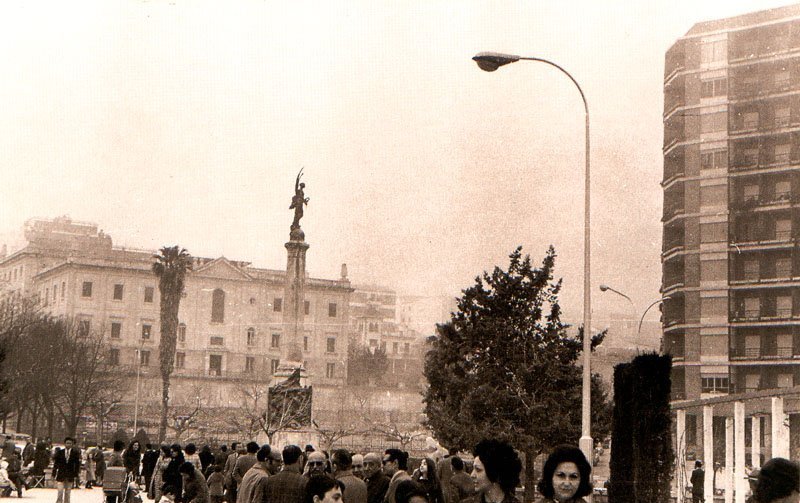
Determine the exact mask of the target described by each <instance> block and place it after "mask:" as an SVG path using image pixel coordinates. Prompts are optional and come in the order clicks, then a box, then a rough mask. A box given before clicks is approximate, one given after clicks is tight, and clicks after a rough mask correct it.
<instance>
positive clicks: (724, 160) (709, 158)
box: [700, 149, 728, 169]
mask: <svg viewBox="0 0 800 503" xmlns="http://www.w3.org/2000/svg"><path fill="white" fill-rule="evenodd" d="M727 167H728V149H720V150H708V151H705V152H701V153H700V168H701V169H720V168H727Z"/></svg>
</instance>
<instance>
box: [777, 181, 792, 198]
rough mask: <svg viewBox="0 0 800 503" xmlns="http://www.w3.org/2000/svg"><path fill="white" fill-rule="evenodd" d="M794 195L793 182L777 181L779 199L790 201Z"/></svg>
mask: <svg viewBox="0 0 800 503" xmlns="http://www.w3.org/2000/svg"><path fill="white" fill-rule="evenodd" d="M791 197H792V182H790V181H788V180H782V181H780V182H776V183H775V199H776V200H778V201H788V200H789V199H791Z"/></svg>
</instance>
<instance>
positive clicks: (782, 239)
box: [662, 235, 795, 255]
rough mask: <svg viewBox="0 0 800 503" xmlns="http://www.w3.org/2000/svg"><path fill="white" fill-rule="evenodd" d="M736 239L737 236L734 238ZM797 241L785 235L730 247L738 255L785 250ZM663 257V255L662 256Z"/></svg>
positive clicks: (734, 243) (732, 242) (746, 239)
mask: <svg viewBox="0 0 800 503" xmlns="http://www.w3.org/2000/svg"><path fill="white" fill-rule="evenodd" d="M734 238H735V236H734ZM794 242H795V239H794V238H792V237H791V235H789V236H785V235H776V236H775V237H771V238H751V237H746V238H744V239H742V240H741V241H739V240H735V239H734V240H733V241H731V242H730V244H729V247H730V248H731V250H735V251H736V252H737V253H738V252H741V251H743V250H769V249H783V248H791V247H792V246H793V245H794ZM662 255H663V254H662Z"/></svg>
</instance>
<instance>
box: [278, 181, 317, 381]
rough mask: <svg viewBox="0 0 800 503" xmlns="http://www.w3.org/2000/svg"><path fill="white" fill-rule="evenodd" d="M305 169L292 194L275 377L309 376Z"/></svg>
mask: <svg viewBox="0 0 800 503" xmlns="http://www.w3.org/2000/svg"><path fill="white" fill-rule="evenodd" d="M302 174H303V172H302V170H300V173H298V175H297V180H296V181H295V187H294V190H295V195H294V197H292V205H291V206H290V207H289V209H293V210H294V221H293V222H292V225H291V227H290V230H289V241H288V242H287V243H286V245H285V246H286V282H285V284H284V289H283V309H282V310H281V311H282V318H283V319H282V321H283V335H282V338H283V341H282V343H281V360H280V364H279V365H278V369H277V370H276V372H275V376H274V377H275V378H276V380H279V378H286V377H288V376H290V375H292V374H293V373H295V372H296V371H299V376H300V377H301V378H302V379H305V378H306V369H305V368H304V367H303V351H302V345H301V344H302V340H303V339H302V338H303V335H304V334H305V330H304V327H303V320H304V317H305V289H306V251H308V248H309V245H308V243H306V242H305V233H304V232H303V229H301V228H300V219H301V218H302V217H303V206H305V205H306V204H308V198H307V197H305V194H304V193H303V189H304V188H305V184H304V183H300V177H301V176H302Z"/></svg>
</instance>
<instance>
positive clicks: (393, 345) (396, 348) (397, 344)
mask: <svg viewBox="0 0 800 503" xmlns="http://www.w3.org/2000/svg"><path fill="white" fill-rule="evenodd" d="M399 346H400V343H398V342H393V343H392V353H394V354H397V353H398V348H399Z"/></svg>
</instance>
